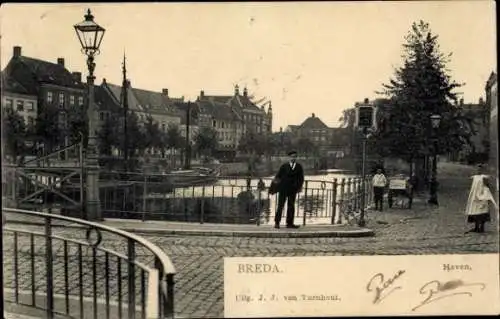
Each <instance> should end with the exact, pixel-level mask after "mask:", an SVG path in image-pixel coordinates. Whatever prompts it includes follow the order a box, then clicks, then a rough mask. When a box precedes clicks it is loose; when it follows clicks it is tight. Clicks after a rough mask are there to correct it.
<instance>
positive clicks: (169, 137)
mask: <svg viewBox="0 0 500 319" xmlns="http://www.w3.org/2000/svg"><path fill="white" fill-rule="evenodd" d="M183 145H184V138H183V137H182V135H181V131H180V130H179V127H178V126H177V125H175V124H171V125H169V126H168V127H167V132H166V133H165V146H166V148H167V149H170V150H171V151H172V152H171V155H172V157H171V161H172V165H173V166H175V164H176V161H175V156H176V151H177V149H179V148H181V147H182V146H183Z"/></svg>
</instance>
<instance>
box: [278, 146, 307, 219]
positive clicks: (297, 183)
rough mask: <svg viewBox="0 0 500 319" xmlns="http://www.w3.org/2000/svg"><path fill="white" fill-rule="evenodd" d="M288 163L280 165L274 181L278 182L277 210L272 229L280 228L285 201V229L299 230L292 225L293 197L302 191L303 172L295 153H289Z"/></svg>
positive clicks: (293, 213) (293, 215)
mask: <svg viewBox="0 0 500 319" xmlns="http://www.w3.org/2000/svg"><path fill="white" fill-rule="evenodd" d="M288 155H289V156H290V161H289V162H288V163H285V164H283V165H281V167H280V169H279V171H278V174H276V177H275V180H277V181H278V182H279V185H278V209H277V211H276V217H275V219H274V222H275V225H274V228H280V222H281V215H282V214H283V208H284V206H285V201H286V202H287V210H286V227H287V228H299V226H297V225H294V223H293V218H294V217H295V197H296V196H297V193H298V192H300V191H302V184H304V170H303V169H302V165H300V164H299V163H297V161H296V159H297V152H295V151H292V152H289V153H288Z"/></svg>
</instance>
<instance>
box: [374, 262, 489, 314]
mask: <svg viewBox="0 0 500 319" xmlns="http://www.w3.org/2000/svg"><path fill="white" fill-rule="evenodd" d="M405 272H406V271H405V270H398V271H397V272H396V273H395V274H394V275H393V276H392V277H390V278H389V279H387V280H386V279H385V276H384V274H382V273H377V274H375V275H374V276H373V277H372V278H371V279H370V281H369V282H368V284H367V285H366V291H367V292H374V294H375V296H374V298H373V304H379V303H380V302H381V301H382V300H384V299H385V298H387V297H388V296H389V295H390V294H392V293H393V292H395V291H396V290H399V289H402V286H395V283H396V282H397V280H398V279H399V278H400V277H401V276H402V275H403V274H404V273H405ZM461 287H480V289H481V290H484V289H485V288H486V285H485V284H484V283H466V282H464V281H462V280H450V281H445V282H440V281H438V280H432V281H429V282H427V283H425V284H424V285H423V286H422V287H421V288H420V290H419V293H420V295H423V296H425V299H424V300H422V301H421V302H420V304H418V305H417V306H415V307H414V308H413V309H412V311H415V310H417V309H419V308H420V307H422V306H424V305H427V304H430V303H432V302H435V301H438V300H441V299H444V298H449V297H452V296H457V295H467V296H472V292H471V291H457V289H458V288H461Z"/></svg>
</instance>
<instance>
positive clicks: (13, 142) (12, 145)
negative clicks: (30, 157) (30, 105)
mask: <svg viewBox="0 0 500 319" xmlns="http://www.w3.org/2000/svg"><path fill="white" fill-rule="evenodd" d="M4 114H5V117H4V119H3V121H2V122H3V123H2V129H3V132H2V133H3V135H4V136H5V151H6V153H7V154H8V155H10V156H11V157H12V159H13V161H14V162H15V163H19V162H20V161H22V159H23V156H24V152H25V148H26V146H25V140H26V125H25V123H24V118H23V117H22V116H20V115H19V114H18V113H17V112H16V111H14V110H13V109H12V108H7V109H6V110H5V113H4Z"/></svg>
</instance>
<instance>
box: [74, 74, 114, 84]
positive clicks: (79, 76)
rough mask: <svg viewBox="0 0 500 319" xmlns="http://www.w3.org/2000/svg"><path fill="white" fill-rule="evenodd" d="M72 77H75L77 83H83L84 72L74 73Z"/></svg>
mask: <svg viewBox="0 0 500 319" xmlns="http://www.w3.org/2000/svg"><path fill="white" fill-rule="evenodd" d="M71 75H73V80H75V81H76V82H78V83H81V82H82V72H72V73H71ZM104 81H106V79H104V80H103V82H104Z"/></svg>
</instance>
